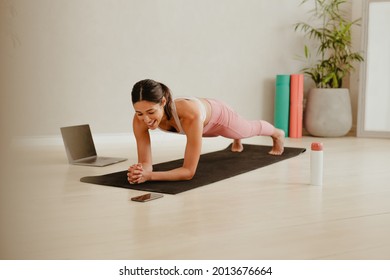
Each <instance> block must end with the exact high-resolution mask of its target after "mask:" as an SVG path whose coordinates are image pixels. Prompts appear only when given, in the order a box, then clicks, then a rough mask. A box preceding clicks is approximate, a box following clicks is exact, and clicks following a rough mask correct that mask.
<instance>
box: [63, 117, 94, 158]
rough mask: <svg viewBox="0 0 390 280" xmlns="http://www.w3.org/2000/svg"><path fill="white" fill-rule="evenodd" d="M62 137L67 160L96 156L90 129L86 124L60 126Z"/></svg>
mask: <svg viewBox="0 0 390 280" xmlns="http://www.w3.org/2000/svg"><path fill="white" fill-rule="evenodd" d="M61 134H62V139H63V140H64V144H65V149H66V152H67V155H68V157H70V158H69V160H78V159H82V158H86V157H92V156H96V149H95V145H94V143H93V139H92V134H91V129H90V128H89V125H88V124H85V125H77V126H68V127H62V128H61Z"/></svg>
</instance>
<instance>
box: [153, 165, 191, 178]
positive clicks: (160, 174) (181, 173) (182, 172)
mask: <svg viewBox="0 0 390 280" xmlns="http://www.w3.org/2000/svg"><path fill="white" fill-rule="evenodd" d="M149 174H150V175H149V176H150V178H148V180H151V181H182V180H183V181H186V180H191V179H192V178H193V177H194V175H195V170H194V171H192V170H190V169H188V168H184V167H179V168H176V169H172V170H169V171H152V172H150V173H149Z"/></svg>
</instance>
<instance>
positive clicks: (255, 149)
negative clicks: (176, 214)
mask: <svg viewBox="0 0 390 280" xmlns="http://www.w3.org/2000/svg"><path fill="white" fill-rule="evenodd" d="M270 150H271V147H270V146H259V145H249V144H244V151H242V152H241V153H233V152H231V151H230V146H229V147H227V148H226V149H224V150H221V151H217V152H211V153H207V154H202V155H201V156H200V160H199V164H198V168H197V170H196V174H195V176H194V177H193V178H192V180H189V181H148V182H145V183H142V184H130V183H129V182H128V181H127V170H125V171H120V172H115V173H110V174H106V175H101V176H90V177H83V178H81V179H80V181H81V182H84V183H92V184H98V185H105V186H112V187H121V188H128V189H134V190H142V191H148V192H158V193H167V194H178V193H181V192H184V191H188V190H191V189H194V188H197V187H201V186H204V185H208V184H211V183H214V182H217V181H220V180H224V179H227V178H230V177H233V176H236V175H239V174H242V173H245V172H248V171H251V170H254V169H257V168H260V167H263V166H267V165H270V164H273V163H276V162H279V161H282V160H285V159H289V158H292V157H295V156H297V155H299V154H301V153H303V152H305V151H306V149H304V148H288V147H285V148H284V153H283V155H281V156H272V155H269V154H268V152H269V151H270ZM182 165H183V159H178V160H173V161H168V162H163V163H159V164H155V165H153V170H154V171H165V170H170V169H173V168H177V167H180V166H182Z"/></svg>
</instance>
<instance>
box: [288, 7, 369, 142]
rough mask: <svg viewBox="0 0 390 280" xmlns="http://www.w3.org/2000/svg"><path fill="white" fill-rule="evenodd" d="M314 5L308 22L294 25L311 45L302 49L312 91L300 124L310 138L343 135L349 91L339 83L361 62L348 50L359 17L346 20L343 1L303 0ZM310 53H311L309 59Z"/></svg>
mask: <svg viewBox="0 0 390 280" xmlns="http://www.w3.org/2000/svg"><path fill="white" fill-rule="evenodd" d="M306 2H314V5H315V6H314V9H312V10H311V12H310V13H311V15H312V17H311V18H310V22H311V23H307V22H299V23H297V24H295V31H301V32H303V33H304V34H305V36H306V37H307V38H308V39H309V40H310V42H311V45H310V46H308V45H305V46H304V57H305V60H306V62H307V63H308V66H307V67H305V68H304V69H302V71H303V73H304V74H305V75H306V76H308V77H310V78H311V79H312V80H313V82H314V84H315V85H316V88H313V89H311V90H310V92H309V93H308V96H307V103H306V110H305V117H304V123H305V128H306V130H307V131H308V132H309V133H310V134H311V135H314V136H321V137H337V136H343V135H345V134H347V133H348V132H349V131H350V129H351V127H352V110H351V100H350V96H349V90H348V89H347V88H343V87H342V86H343V80H344V78H346V77H347V76H348V75H349V74H350V72H351V71H352V70H354V67H353V64H354V63H355V62H360V61H363V57H362V55H361V54H360V53H359V52H354V51H353V50H352V39H351V28H352V27H353V26H354V25H359V23H360V18H359V19H356V20H350V19H349V18H348V16H347V14H346V13H345V10H343V9H342V6H343V5H344V4H346V3H347V0H303V1H302V3H301V4H304V3H306ZM313 53H314V54H315V55H314V56H313Z"/></svg>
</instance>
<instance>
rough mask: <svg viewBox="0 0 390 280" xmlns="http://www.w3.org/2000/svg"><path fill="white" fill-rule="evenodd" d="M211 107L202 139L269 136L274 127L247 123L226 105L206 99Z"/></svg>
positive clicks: (258, 122) (262, 122)
mask: <svg viewBox="0 0 390 280" xmlns="http://www.w3.org/2000/svg"><path fill="white" fill-rule="evenodd" d="M207 101H208V102H209V103H210V105H211V118H210V121H209V123H208V124H207V125H206V126H205V127H204V128H203V136H204V137H215V136H223V137H226V138H230V139H242V138H248V137H252V136H261V135H263V136H271V135H272V134H273V133H274V130H275V127H274V126H273V125H272V124H270V123H269V122H266V121H262V120H258V121H248V120H246V119H244V118H243V117H241V116H240V115H238V114H237V113H236V112H235V111H234V110H233V109H232V108H230V107H229V106H228V105H227V104H225V103H223V102H221V101H218V100H214V99H207Z"/></svg>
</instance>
